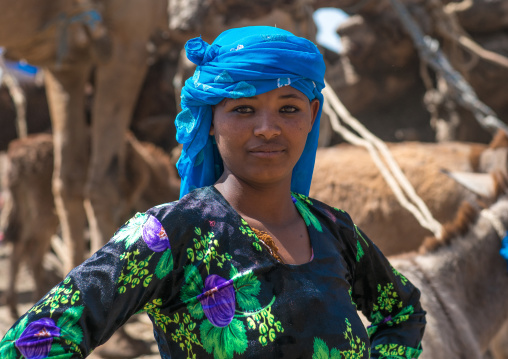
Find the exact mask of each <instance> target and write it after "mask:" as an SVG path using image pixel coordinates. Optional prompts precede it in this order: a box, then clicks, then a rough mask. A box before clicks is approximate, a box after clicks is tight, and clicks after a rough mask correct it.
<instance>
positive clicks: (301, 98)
mask: <svg viewBox="0 0 508 359" xmlns="http://www.w3.org/2000/svg"><path fill="white" fill-rule="evenodd" d="M279 98H280V99H287V98H296V99H298V100H302V101H303V100H304V97H303V96H300V95H297V94H293V93H290V94H287V95H280V96H279Z"/></svg>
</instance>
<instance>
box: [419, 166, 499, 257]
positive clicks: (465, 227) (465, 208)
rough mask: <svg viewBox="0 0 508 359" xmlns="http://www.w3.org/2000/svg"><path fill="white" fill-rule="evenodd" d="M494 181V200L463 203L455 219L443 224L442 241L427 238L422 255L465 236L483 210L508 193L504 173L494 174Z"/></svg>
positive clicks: (480, 199)
mask: <svg viewBox="0 0 508 359" xmlns="http://www.w3.org/2000/svg"><path fill="white" fill-rule="evenodd" d="M491 175H492V177H493V179H494V188H495V195H494V196H493V198H489V199H483V198H478V200H477V201H476V203H474V204H473V203H471V202H463V203H462V204H461V206H460V208H459V210H458V211H457V214H456V215H455V218H454V219H453V220H452V221H450V222H447V223H444V224H443V233H442V235H441V238H440V239H437V238H435V237H427V238H426V239H425V240H424V242H423V243H422V245H421V247H420V248H419V252H420V253H429V252H432V251H435V250H437V249H438V248H439V247H441V246H446V245H448V243H449V242H450V241H451V240H452V239H454V238H457V237H460V236H463V235H465V234H466V233H467V232H468V231H469V229H470V228H471V226H472V225H473V224H474V222H475V221H476V220H477V219H478V214H479V213H480V210H481V209H482V208H487V207H488V203H491V202H493V201H495V200H497V199H498V198H499V197H500V196H501V195H503V194H505V193H506V190H507V188H508V178H507V177H506V176H504V175H503V174H502V173H500V172H497V173H492V174H491Z"/></svg>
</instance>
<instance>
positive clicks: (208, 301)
mask: <svg viewBox="0 0 508 359" xmlns="http://www.w3.org/2000/svg"><path fill="white" fill-rule="evenodd" d="M197 299H198V300H199V302H200V303H201V306H202V307H203V311H204V312H205V315H206V317H207V318H208V320H209V321H210V323H212V324H213V325H214V326H216V327H225V326H226V325H228V324H229V323H231V321H232V320H233V316H234V315H235V288H234V287H233V280H226V279H224V278H222V277H221V276H218V275H216V274H211V275H209V276H208V277H206V280H205V288H204V289H203V293H201V294H200V295H198V297H197Z"/></svg>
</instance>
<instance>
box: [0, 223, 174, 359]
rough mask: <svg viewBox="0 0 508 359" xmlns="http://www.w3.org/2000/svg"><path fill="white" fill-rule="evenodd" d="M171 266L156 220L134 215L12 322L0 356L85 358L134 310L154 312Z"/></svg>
mask: <svg viewBox="0 0 508 359" xmlns="http://www.w3.org/2000/svg"><path fill="white" fill-rule="evenodd" d="M172 270H173V256H172V253H171V247H170V242H169V239H168V236H167V234H166V231H165V230H164V228H163V227H162V225H161V223H160V222H159V220H158V219H157V218H156V217H154V216H152V215H149V214H147V213H138V214H136V215H135V216H134V217H133V218H131V219H130V220H129V221H128V222H127V223H126V224H125V225H123V226H122V227H121V228H120V229H119V230H118V231H117V232H116V233H115V235H114V236H113V237H112V239H111V240H110V241H109V243H108V244H106V245H105V246H104V247H103V248H102V249H100V250H99V251H98V252H96V253H95V254H94V255H93V256H92V257H90V258H89V259H88V260H86V261H85V262H83V264H81V265H80V266H78V267H76V268H75V269H73V270H72V271H71V272H70V273H69V274H68V275H67V276H66V278H65V279H64V280H63V281H62V282H61V283H60V284H58V285H57V286H55V287H54V288H53V289H52V290H51V291H50V292H49V293H48V294H46V296H44V297H43V298H42V299H41V300H40V301H39V302H37V303H36V304H35V305H34V306H33V307H32V308H31V309H30V310H29V311H28V312H27V313H26V314H25V315H23V316H22V317H21V318H20V319H19V320H18V321H17V322H16V323H15V324H14V325H13V327H12V328H11V329H10V330H9V331H8V332H7V333H6V335H5V336H4V338H3V339H2V341H1V342H0V357H1V358H5V359H17V358H20V359H21V358H71V357H72V358H84V357H86V356H87V355H88V354H89V353H90V352H91V351H92V350H93V349H94V348H95V347H97V346H99V345H101V344H103V343H104V342H106V341H107V340H108V339H109V337H110V336H111V335H112V334H113V333H114V332H115V330H117V329H118V328H119V327H120V326H121V325H123V324H124V323H125V322H126V321H127V320H128V319H129V317H130V316H132V315H133V314H135V313H137V312H141V311H147V312H151V313H154V312H156V311H157V306H160V305H161V303H159V302H160V299H155V298H161V297H163V296H161V295H160V293H159V291H161V290H162V289H161V288H171V285H170V284H168V283H167V281H168V280H170V278H171V272H172ZM163 281H164V282H165V285H164V286H162V285H160V284H161V283H162V282H163ZM165 290H167V289H165Z"/></svg>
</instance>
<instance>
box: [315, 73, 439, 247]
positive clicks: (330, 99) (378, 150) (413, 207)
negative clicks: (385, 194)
mask: <svg viewBox="0 0 508 359" xmlns="http://www.w3.org/2000/svg"><path fill="white" fill-rule="evenodd" d="M325 83H326V82H325ZM323 96H324V98H325V101H324V104H323V111H324V112H325V113H326V114H327V115H328V116H329V118H330V123H331V125H332V128H333V129H334V131H336V132H337V133H339V134H340V135H341V136H342V137H343V138H344V139H345V140H346V141H348V142H350V143H352V144H354V145H357V146H362V147H365V148H366V149H367V150H368V151H369V153H370V155H371V157H372V159H373V161H374V163H375V165H376V166H377V167H378V169H379V171H380V172H381V175H382V176H383V177H384V179H385V180H386V182H387V184H388V186H389V187H390V188H391V190H392V191H393V193H394V194H395V197H396V198H397V200H398V201H399V202H400V204H401V205H402V206H403V207H404V208H406V209H407V210H408V211H409V212H410V213H412V214H413V216H414V217H415V218H416V219H417V220H418V222H419V223H420V225H421V226H422V227H424V228H426V229H428V230H429V231H431V232H432V233H433V234H434V236H435V237H436V238H437V239H439V238H441V234H442V226H441V224H440V223H439V222H438V221H437V220H436V219H434V217H433V216H432V214H431V213H430V211H429V209H428V207H427V206H426V205H425V203H424V202H423V200H422V199H421V198H420V197H419V196H418V194H417V193H416V191H415V190H414V188H413V186H412V185H411V183H409V181H408V179H407V178H406V176H405V175H404V173H403V172H402V170H401V169H400V167H399V165H398V164H397V162H396V161H395V159H394V158H393V156H392V154H391V153H390V150H389V149H388V147H387V146H386V144H385V143H384V142H383V141H381V140H380V139H379V138H378V137H376V136H375V135H374V134H372V133H371V132H370V131H369V130H367V128H365V127H364V126H363V125H362V124H361V123H360V122H359V121H358V120H357V119H355V118H354V117H353V116H351V114H350V113H349V112H348V110H347V109H346V107H345V106H344V105H343V104H342V102H341V101H340V100H339V98H338V97H337V95H336V94H335V92H334V91H333V90H332V88H331V86H330V85H329V84H328V83H326V87H325V88H324V89H323ZM338 116H340V117H341V119H342V121H343V122H344V123H346V124H347V125H349V126H350V127H351V128H352V129H354V130H355V131H356V132H357V133H358V134H359V135H356V134H355V133H353V132H352V131H350V130H349V129H347V128H346V127H344V126H343V125H342V124H341V123H340V121H339V119H338ZM381 157H382V158H383V159H384V161H385V162H386V164H385V162H383V159H382V158H381ZM387 165H388V166H387Z"/></svg>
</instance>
